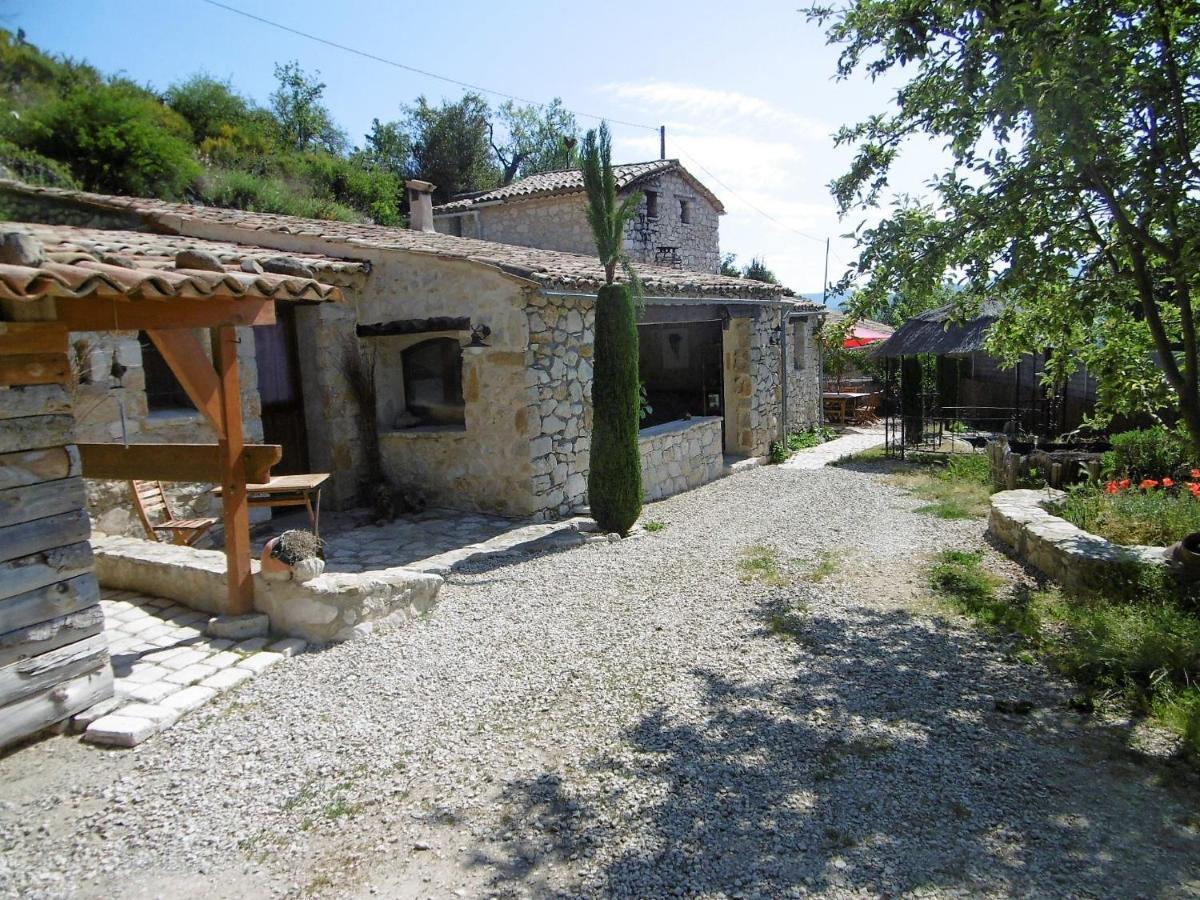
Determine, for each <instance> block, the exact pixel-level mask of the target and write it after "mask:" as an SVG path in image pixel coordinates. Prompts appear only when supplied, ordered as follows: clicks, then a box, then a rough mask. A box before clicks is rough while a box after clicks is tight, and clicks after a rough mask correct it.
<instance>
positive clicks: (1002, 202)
mask: <svg viewBox="0 0 1200 900" xmlns="http://www.w3.org/2000/svg"><path fill="white" fill-rule="evenodd" d="M809 14H810V17H812V18H813V19H815V20H818V21H820V22H822V23H824V24H826V25H828V28H829V30H828V35H829V38H830V40H831V42H834V43H837V44H840V45H841V46H842V52H841V57H840V60H839V65H838V71H839V74H840V75H841V76H842V77H846V76H848V75H850V74H851V73H852V72H855V71H858V70H863V71H865V72H866V73H867V74H868V75H870V76H871V77H872V78H879V77H885V76H890V75H892V74H894V73H896V74H899V73H900V72H901V70H903V76H902V77H904V79H905V80H904V81H903V82H902V83H901V85H900V87H899V90H898V91H897V93H896V107H895V109H894V110H893V111H889V112H884V113H881V114H879V115H876V116H872V117H870V118H868V119H867V120H865V121H863V122H860V123H858V124H855V125H850V126H847V127H844V128H842V129H841V130H840V132H839V133H838V138H837V140H838V142H839V143H840V144H843V145H851V146H853V147H854V148H855V157H854V161H853V163H852V165H851V167H850V170H849V171H848V172H847V173H846V174H845V175H844V176H842V177H841V178H839V179H838V180H837V181H835V182H834V185H833V193H834V196H835V198H836V199H837V201H838V203H839V205H840V206H841V209H842V210H843V212H848V211H849V210H851V209H855V208H868V207H873V206H876V205H878V204H879V203H880V201H881V198H882V196H883V192H884V190H885V189H886V186H887V179H888V173H889V171H890V169H891V167H892V165H893V163H894V162H895V160H896V159H897V157H898V155H899V154H900V152H901V149H902V147H903V145H904V144H905V142H906V141H908V140H911V139H926V140H928V139H932V140H934V141H937V142H939V143H943V142H944V143H945V145H946V147H947V148H948V151H949V153H950V155H951V157H952V159H951V162H950V165H949V167H948V168H947V169H946V171H944V172H943V173H941V174H940V175H938V176H937V177H936V178H935V179H933V180H932V181H931V183H930V184H931V191H932V197H931V198H930V199H929V200H920V199H914V198H909V197H898V198H895V199H894V200H893V201H892V203H891V207H890V210H889V211H888V214H887V215H886V216H885V218H884V219H883V220H882V222H880V223H879V224H878V225H876V226H873V227H870V228H860V230H859V231H858V232H857V236H858V240H859V250H860V252H859V256H858V260H857V262H856V264H855V265H854V266H852V267H851V271H850V272H849V273H847V277H846V279H845V280H844V283H845V284H846V285H847V286H848V285H849V284H850V283H851V282H854V281H861V282H862V284H863V290H862V291H861V292H860V293H861V294H862V295H863V298H864V299H863V301H862V302H863V304H864V305H865V306H864V308H866V307H869V306H870V305H872V304H880V303H883V302H884V300H885V298H891V297H894V296H897V295H898V296H902V297H905V298H907V299H908V300H910V301H911V300H916V301H924V300H927V299H928V298H929V297H930V296H931V295H932V294H933V293H934V292H935V291H938V290H941V289H943V287H944V285H945V284H946V281H947V279H948V278H950V279H956V280H958V279H961V282H962V287H963V290H962V291H961V292H959V293H958V294H957V295H956V300H958V301H959V302H960V303H961V305H962V306H963V308H964V309H969V308H971V307H972V306H973V305H974V304H976V303H977V302H978V301H979V300H981V299H982V298H983V297H985V296H988V297H994V298H997V299H999V300H1001V301H1004V302H1005V304H1006V312H1005V313H1004V314H1003V316H1002V318H1001V320H1000V322H999V324H998V325H997V326H996V327H995V328H994V329H993V332H992V336H991V346H992V349H993V350H994V351H995V352H996V353H998V354H1001V355H1002V356H1003V357H1004V358H1005V359H1006V360H1007V361H1008V362H1010V363H1011V362H1013V361H1015V359H1016V358H1017V357H1018V356H1019V355H1020V354H1022V353H1027V352H1033V351H1043V350H1045V349H1046V348H1050V349H1051V358H1050V364H1049V365H1048V366H1047V370H1046V373H1045V378H1046V379H1047V381H1048V382H1050V383H1055V382H1058V381H1061V379H1062V378H1063V377H1064V376H1065V375H1066V374H1067V373H1069V372H1071V371H1073V370H1074V368H1075V367H1076V366H1077V365H1078V364H1079V363H1081V362H1082V363H1085V364H1086V365H1087V366H1088V368H1089V371H1090V372H1091V373H1092V374H1094V375H1096V376H1098V378H1099V379H1100V384H1101V389H1100V398H1099V399H1100V409H1101V413H1102V414H1103V415H1112V414H1115V413H1148V414H1158V413H1160V412H1162V411H1163V410H1164V409H1165V410H1166V411H1167V415H1168V416H1169V417H1171V418H1174V417H1175V416H1178V417H1179V418H1180V419H1182V421H1183V423H1184V424H1185V427H1186V430H1187V433H1188V435H1189V437H1190V439H1191V441H1192V443H1193V444H1194V445H1197V446H1200V352H1198V341H1197V338H1196V321H1195V319H1196V316H1195V309H1194V308H1193V293H1194V291H1195V289H1196V287H1197V284H1198V283H1200V255H1198V254H1196V253H1195V250H1194V248H1195V240H1196V235H1197V233H1198V231H1200V216H1198V215H1197V213H1198V211H1200V200H1198V197H1200V158H1198V154H1197V135H1198V134H1200V92H1198V91H1197V88H1196V80H1195V73H1196V72H1197V71H1200V8H1198V7H1197V6H1196V5H1195V4H1194V3H1191V2H1188V0H1129V2H1126V3H1121V4H1113V3H1109V2H1107V0H1080V2H1066V0H1048V2H1044V3H1001V4H996V3H984V2H977V0H851V2H849V3H848V4H846V5H845V6H844V7H841V8H839V9H838V10H836V11H835V10H834V9H833V8H832V7H820V6H819V7H813V8H811V9H810V10H809Z"/></svg>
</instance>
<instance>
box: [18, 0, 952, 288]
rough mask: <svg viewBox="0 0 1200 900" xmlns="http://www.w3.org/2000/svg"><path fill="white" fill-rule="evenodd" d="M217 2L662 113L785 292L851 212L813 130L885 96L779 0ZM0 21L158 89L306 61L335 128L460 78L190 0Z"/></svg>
mask: <svg viewBox="0 0 1200 900" xmlns="http://www.w3.org/2000/svg"><path fill="white" fill-rule="evenodd" d="M227 2H228V3H229V5H231V6H236V7H237V8H239V9H243V10H245V11H246V12H250V13H254V14H256V15H260V16H262V17H264V18H268V19H273V20H275V21H279V22H283V23H286V24H288V25H290V26H292V27H294V28H297V29H299V30H301V31H307V32H310V33H314V34H319V35H321V36H323V37H325V38H327V39H328V40H331V41H335V42H338V43H341V44H346V45H348V46H351V47H355V48H357V49H360V50H363V51H366V52H369V53H373V54H376V55H378V56H382V57H385V58H388V59H394V60H396V61H398V62H402V63H404V64H406V65H410V66H414V67H417V68H421V69H426V70H428V71H431V72H435V73H438V74H441V75H446V76H448V77H451V78H455V79H458V80H461V81H465V82H470V83H473V84H477V85H480V86H483V87H487V88H491V89H493V90H496V91H502V92H505V93H509V94H514V95H517V96H520V97H523V98H527V99H531V100H539V101H548V100H550V99H551V98H552V97H554V96H560V97H562V98H563V101H564V103H565V105H566V106H567V107H568V108H570V109H572V110H574V111H576V112H577V113H589V114H596V115H603V116H606V117H608V118H610V119H619V120H624V121H627V122H635V123H646V124H649V125H655V126H656V125H658V124H665V125H666V126H667V154H668V156H672V157H675V156H678V157H680V158H681V159H682V160H683V162H684V164H685V165H686V166H687V167H688V168H689V169H690V170H691V171H692V172H693V174H695V175H696V176H697V177H699V178H700V179H701V180H702V181H704V182H705V183H706V184H707V185H708V186H709V187H710V188H711V189H712V190H713V191H714V192H715V193H716V194H717V196H718V197H720V198H721V199H722V201H723V202H724V203H725V206H726V209H727V215H726V216H725V217H724V218H723V220H722V222H721V245H722V250H723V251H727V252H734V253H737V254H738V257H739V260H740V261H742V262H745V261H747V260H748V259H749V258H750V257H751V256H752V255H761V256H763V257H765V259H766V261H767V264H768V265H769V266H770V267H771V268H772V269H774V270H775V271H776V272H777V273H778V274H779V275H780V276H781V278H782V279H783V281H784V282H785V283H786V284H788V285H789V286H791V287H793V288H795V289H796V290H798V291H802V292H814V291H820V289H821V281H822V266H823V264H824V253H825V249H824V238H825V237H826V236H827V235H828V236H831V237H832V238H833V255H832V256H831V259H830V278H831V279H833V278H835V277H836V276H837V274H839V273H840V271H841V264H842V261H845V260H848V259H850V258H851V255H852V243H851V242H850V241H848V240H845V239H842V238H839V237H838V236H839V235H840V234H843V233H845V232H848V231H850V230H851V229H852V228H853V226H854V225H855V224H857V222H858V221H859V220H860V219H861V218H862V216H861V215H857V214H856V215H853V216H851V217H848V218H847V219H846V220H844V221H840V222H839V221H838V218H837V215H836V208H835V206H834V204H833V201H832V200H831V198H830V197H829V192H828V188H827V185H828V183H829V181H830V180H831V179H832V178H834V177H836V176H837V175H839V174H841V173H842V172H843V171H845V169H846V168H847V166H848V164H849V160H850V153H849V151H848V150H847V149H845V148H840V149H839V148H835V147H834V146H833V141H832V138H831V135H832V133H833V132H834V131H835V129H836V128H837V127H838V125H840V124H843V123H848V122H851V121H856V120H857V119H859V118H862V117H865V116H867V115H870V114H872V113H875V112H881V111H883V110H884V109H885V108H886V106H887V105H888V104H889V102H890V98H891V95H892V93H893V89H892V88H889V87H887V86H885V85H882V84H872V83H870V82H869V81H867V80H866V79H865V78H862V77H855V79H854V80H852V81H849V82H836V81H835V80H834V78H833V75H834V72H835V67H836V50H835V49H834V48H830V47H827V46H826V45H825V41H824V37H823V35H822V34H821V32H820V31H819V30H818V29H817V28H816V27H815V26H813V25H810V24H809V23H807V22H806V21H805V18H804V16H803V15H802V14H800V13H798V12H797V11H796V8H797V6H798V5H799V4H798V3H797V0H791V2H767V0H742V2H740V3H730V2H728V0H726V2H714V0H692V2H675V0H667V2H663V0H660V2H657V3H649V2H645V0H642V2H638V3H633V2H625V0H616V2H607V3H596V4H584V3H564V2H558V3H554V2H523V0H510V2H508V3H486V4H485V3H476V2H471V0H457V2H441V3H421V4H411V3H403V2H367V0H356V2H343V3H336V2H330V0H324V2H322V0H288V2H280V0H227ZM0 26H3V27H6V28H9V29H12V30H15V29H16V28H18V27H20V28H24V29H25V32H26V34H27V37H28V39H29V40H30V41H31V42H33V43H34V44H37V45H38V46H40V47H41V48H43V49H45V50H48V51H51V52H55V53H61V54H66V55H69V56H72V57H76V58H83V59H87V60H88V61H89V62H91V63H92V64H94V65H95V66H97V67H98V68H99V69H100V70H101V71H103V72H106V73H115V72H122V73H124V74H125V75H127V76H129V77H132V78H134V79H136V80H137V81H140V82H143V83H148V84H150V85H152V86H154V87H156V88H158V89H162V88H165V87H166V86H167V85H169V84H171V83H172V82H174V81H177V80H180V79H182V78H185V77H186V76H188V75H190V74H192V73H194V72H198V71H206V72H208V73H209V74H211V75H215V76H218V77H220V78H229V79H230V80H231V81H232V82H233V83H234V85H235V86H236V87H237V88H238V89H239V90H241V91H242V92H243V93H244V94H246V95H248V96H250V97H252V98H254V99H255V100H258V101H259V102H265V100H266V98H267V95H268V94H269V93H270V92H271V90H272V88H273V86H274V79H273V76H272V69H273V66H274V63H276V62H283V61H287V60H290V59H296V60H299V61H300V63H301V65H302V66H304V67H305V68H306V69H308V70H314V69H319V70H320V73H321V78H322V80H323V81H325V82H326V84H327V89H326V100H327V103H328V106H329V108H330V109H331V110H332V112H333V114H334V117H335V118H336V120H337V121H338V123H339V124H340V125H341V126H342V127H343V128H344V129H345V130H346V131H347V133H348V134H349V135H350V136H351V138H352V139H353V140H355V141H361V139H362V135H363V134H364V133H365V132H366V131H367V130H368V128H369V126H370V123H371V119H372V118H375V117H378V118H380V119H385V120H386V119H389V118H396V117H398V116H399V115H400V107H401V106H402V105H403V104H405V103H408V102H411V101H412V100H413V99H414V98H415V97H416V96H417V95H418V94H425V95H426V96H427V97H430V98H432V99H437V98H442V97H446V98H451V99H456V98H457V97H458V96H460V95H461V93H462V90H463V89H462V88H459V87H455V86H454V85H451V84H447V83H445V82H442V81H437V80H435V79H432V78H428V77H425V76H421V75H417V74H415V73H411V72H405V71H401V70H399V69H395V68H392V67H390V66H386V65H382V64H379V63H376V62H371V61H368V60H365V59H362V58H360V57H357V56H354V55H351V54H348V53H345V52H342V51H340V50H336V49H333V48H330V47H326V46H323V45H320V44H316V43H314V42H312V41H310V40H307V39H305V38H302V37H299V36H296V35H292V34H288V33H285V32H282V31H279V30H277V29H274V28H271V27H270V26H268V25H264V24H260V23H257V22H253V21H250V20H248V19H245V18H242V17H240V16H237V15H234V14H233V13H230V12H227V11H225V10H222V9H218V8H215V7H213V6H210V5H208V4H206V3H204V2H202V0H157V2H154V0H5V2H4V3H3V4H2V5H0ZM485 96H486V95H485ZM488 99H489V101H490V102H492V103H494V104H498V103H500V102H502V99H503V98H500V97H495V96H488ZM580 122H581V124H582V125H583V126H584V127H591V126H594V125H595V124H596V120H594V119H590V118H583V117H581V119H580ZM612 127H613V133H614V156H615V157H616V158H617V159H618V161H623V162H626V161H634V160H639V159H654V158H657V157H658V136H657V133H655V132H652V131H649V130H645V129H640V128H634V127H629V126H627V125H620V124H614V125H613V126H612ZM940 157H941V154H940V152H939V151H938V150H937V149H936V148H933V147H921V146H917V147H913V148H910V149H909V151H908V152H907V153H906V156H905V158H904V160H903V161H902V164H901V166H900V167H899V168H898V170H897V172H896V175H895V177H894V178H893V179H892V187H893V190H895V191H903V192H908V193H918V192H920V190H921V185H922V183H923V182H924V181H925V180H926V179H927V178H928V177H930V175H931V174H932V172H933V167H934V166H936V165H937V163H938V162H939V160H940ZM705 169H707V170H708V171H707V172H705V171H704V170H705ZM755 207H757V209H755ZM760 211H761V212H760ZM762 213H766V214H767V216H769V217H770V219H775V220H777V222H778V223H782V224H777V222H773V221H771V220H770V219H769V218H767V216H764V215H762ZM803 235H807V236H808V237H805V236H803ZM814 238H815V240H814Z"/></svg>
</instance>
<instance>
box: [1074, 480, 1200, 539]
mask: <svg viewBox="0 0 1200 900" xmlns="http://www.w3.org/2000/svg"><path fill="white" fill-rule="evenodd" d="M1057 512H1058V515H1060V516H1062V517H1063V518H1064V519H1066V520H1067V521H1068V522H1071V523H1073V524H1075V525H1078V526H1079V527H1080V528H1082V529H1083V530H1084V531H1090V532H1091V533H1092V534H1098V535H1100V537H1102V538H1106V539H1108V540H1110V541H1113V542H1115V543H1118V544H1124V545H1126V546H1133V545H1136V544H1149V545H1151V546H1166V545H1168V544H1173V543H1175V542H1176V541H1178V540H1180V539H1181V538H1183V537H1185V536H1186V535H1189V534H1191V533H1192V532H1193V531H1200V501H1197V500H1196V499H1194V498H1193V497H1192V495H1191V494H1189V493H1187V492H1186V491H1178V492H1176V491H1166V490H1162V489H1161V488H1160V489H1155V490H1150V491H1141V490H1138V489H1137V488H1136V487H1134V488H1132V489H1130V490H1126V491H1121V492H1120V493H1117V494H1106V493H1104V492H1103V491H1101V490H1099V489H1098V488H1096V487H1094V486H1091V485H1081V486H1079V487H1076V488H1074V489H1072V490H1071V491H1070V492H1069V493H1068V494H1067V497H1066V499H1065V500H1064V501H1063V502H1062V504H1060V505H1059V507H1058V509H1057Z"/></svg>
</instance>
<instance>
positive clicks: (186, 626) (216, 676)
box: [72, 590, 306, 747]
mask: <svg viewBox="0 0 1200 900" xmlns="http://www.w3.org/2000/svg"><path fill="white" fill-rule="evenodd" d="M100 606H101V608H102V609H103V610H104V635H105V637H106V638H107V639H108V651H109V654H110V656H111V657H112V666H113V675H114V676H115V682H114V690H113V693H114V696H113V697H112V699H111V700H106V701H104V702H103V703H99V704H97V705H96V706H93V707H92V708H91V709H89V710H86V711H84V712H82V713H80V714H79V715H77V716H75V717H74V718H73V719H72V724H73V726H74V729H75V730H76V731H82V732H83V733H84V734H83V739H84V740H85V741H88V742H90V743H94V744H107V745H110V746H117V747H132V746H135V745H136V744H139V743H141V742H142V741H144V740H145V739H146V738H148V737H150V736H151V735H154V734H157V733H158V732H160V731H163V730H164V729H166V728H169V727H171V726H172V725H174V724H175V722H176V721H178V720H179V718H180V716H183V715H185V714H187V713H189V712H192V711H193V710H195V709H198V708H199V707H201V706H203V705H204V704H206V703H208V702H209V701H210V700H212V699H213V698H214V697H216V696H217V695H218V694H220V693H223V692H224V691H228V690H231V689H232V688H235V687H237V686H238V685H239V684H241V683H242V682H243V681H246V680H247V679H249V678H253V677H254V676H255V675H258V674H259V673H260V672H264V671H266V670H267V669H268V668H270V667H271V666H273V665H275V664H276V663H277V662H279V661H280V660H282V659H285V658H286V657H289V656H292V655H294V654H296V653H299V652H301V651H302V650H304V648H305V646H306V644H305V642H304V641H302V640H300V639H298V638H286V639H284V640H280V641H271V640H270V639H268V638H262V637H258V638H250V639H248V640H244V641H239V642H235V641H232V640H226V639H218V638H210V637H206V636H205V634H204V631H203V629H204V626H205V624H206V623H207V622H208V619H209V616H208V614H207V613H202V612H196V611H195V610H192V609H189V608H188V607H186V606H181V605H179V604H176V603H173V602H172V601H170V600H164V599H162V598H160V597H146V596H143V595H141V594H135V593H132V592H130V591H113V590H105V591H104V592H103V593H102V594H101V597H100Z"/></svg>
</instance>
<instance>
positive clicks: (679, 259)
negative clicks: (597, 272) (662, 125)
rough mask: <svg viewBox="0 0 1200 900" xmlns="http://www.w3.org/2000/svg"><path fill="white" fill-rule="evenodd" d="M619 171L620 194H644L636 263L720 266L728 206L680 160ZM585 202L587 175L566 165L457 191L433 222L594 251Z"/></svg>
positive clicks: (529, 243)
mask: <svg viewBox="0 0 1200 900" xmlns="http://www.w3.org/2000/svg"><path fill="white" fill-rule="evenodd" d="M613 174H614V175H615V176H616V181H617V189H618V192H619V194H620V195H621V196H626V195H628V194H630V193H632V192H634V191H641V193H642V202H641V205H640V206H639V208H638V213H637V215H636V216H635V217H634V218H633V219H631V220H630V222H629V224H628V225H627V226H626V229H625V249H626V250H627V251H628V253H629V255H630V258H631V259H633V261H634V262H637V263H642V264H652V265H663V266H673V267H675V268H680V269H684V270H685V271H689V272H709V273H712V274H715V273H717V272H718V271H720V268H721V250H720V244H719V239H718V226H719V224H720V223H719V217H720V216H722V215H724V214H725V207H724V206H722V205H721V201H720V200H718V199H717V198H716V197H715V196H714V195H713V193H712V192H711V191H710V190H709V189H708V188H706V187H705V186H704V185H703V184H701V183H700V182H699V181H698V180H697V179H696V178H694V177H693V176H692V174H691V173H690V172H688V170H687V169H685V168H684V167H683V166H682V165H680V163H679V160H677V159H658V160H653V161H651V162H640V163H628V164H626V165H619V166H613ZM586 205H587V197H586V195H585V193H584V188H583V173H582V172H581V171H580V170H579V169H563V170H561V171H557V172H544V173H541V174H539V175H530V176H529V177H527V178H520V179H518V180H516V181H514V182H512V183H511V184H506V185H505V186H504V187H499V188H496V189H494V190H490V191H481V192H478V193H474V194H467V195H464V196H462V197H456V198H454V199H453V200H451V201H450V202H449V203H443V204H440V205H439V206H435V207H434V208H433V224H434V227H435V228H436V229H437V230H438V231H441V232H444V233H446V234H453V235H458V236H459V237H473V238H479V239H481V240H486V241H497V242H499V243H502V244H519V245H521V246H525V247H540V248H541V249H543V250H565V251H566V252H568V253H581V254H583V255H585V256H590V255H592V254H593V253H594V252H595V245H594V244H593V242H592V232H591V229H590V228H589V227H588V223H587V217H586V215H585V213H584V210H585V207H586Z"/></svg>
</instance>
